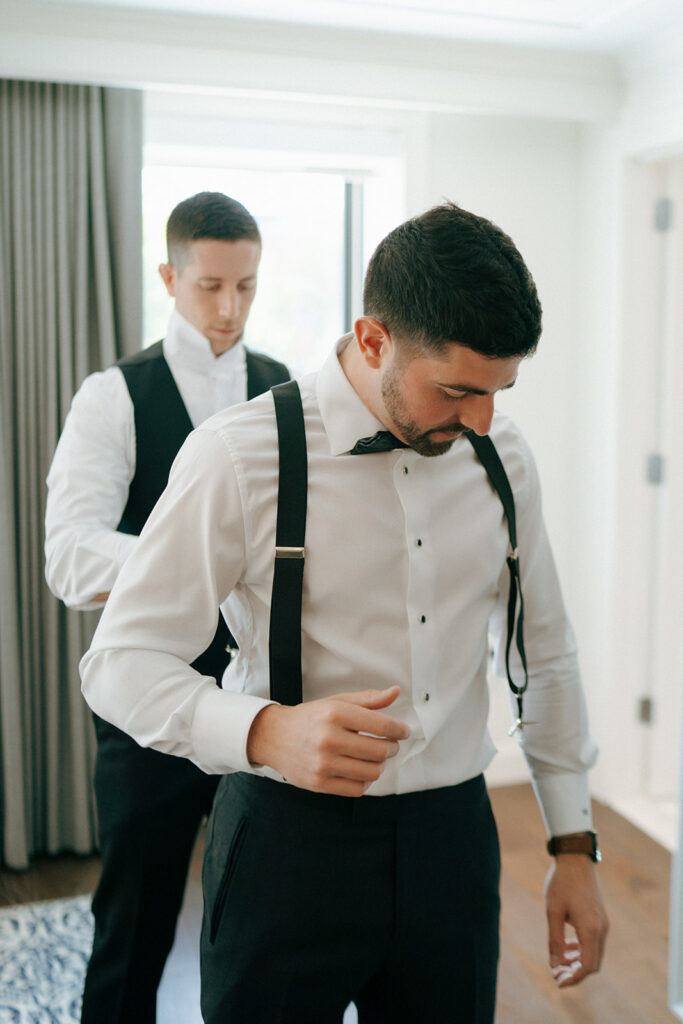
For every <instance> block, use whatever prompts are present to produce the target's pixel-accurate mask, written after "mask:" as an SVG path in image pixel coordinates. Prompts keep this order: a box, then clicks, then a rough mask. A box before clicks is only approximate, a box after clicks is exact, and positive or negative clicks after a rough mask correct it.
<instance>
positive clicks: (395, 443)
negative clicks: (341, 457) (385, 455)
mask: <svg viewBox="0 0 683 1024" xmlns="http://www.w3.org/2000/svg"><path fill="white" fill-rule="evenodd" d="M408 447H409V446H408V445H407V444H405V442H404V441H400V440H399V439H398V438H397V437H395V436H394V435H393V434H392V433H391V432H390V431H388V430H378V431H377V433H376V434H373V435H372V437H361V439H360V441H356V443H355V445H354V446H353V448H352V449H351V451H350V453H349V454H350V455H369V454H371V453H372V452H391V451H393V450H394V448H408Z"/></svg>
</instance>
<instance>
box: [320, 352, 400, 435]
mask: <svg viewBox="0 0 683 1024" xmlns="http://www.w3.org/2000/svg"><path fill="white" fill-rule="evenodd" d="M352 338H353V335H352V334H345V335H344V337H343V338H340V339H339V341H338V342H337V344H336V345H335V347H334V349H333V350H332V352H330V354H329V356H328V357H327V359H326V360H325V362H324V363H323V365H322V367H321V369H320V372H319V374H318V379H317V383H316V392H317V396H318V404H319V407H320V415H321V417H322V421H323V426H324V427H325V432H326V433H327V438H328V440H329V443H330V453H331V454H332V455H342V454H344V453H345V452H348V451H350V450H351V448H353V446H354V445H355V443H356V441H358V440H359V439H360V438H361V437H370V436H371V435H372V434H375V433H376V432H377V431H378V430H386V427H385V426H384V424H383V423H380V421H379V420H378V419H377V418H376V417H375V416H374V415H373V414H372V413H371V412H370V410H369V409H368V408H367V406H366V405H364V404H363V402H362V401H361V399H360V398H359V396H358V395H357V394H356V392H355V391H354V389H353V387H352V385H351V383H350V381H349V380H348V378H347V376H346V374H345V373H344V371H343V370H342V367H341V363H340V362H339V356H340V355H341V353H342V352H343V351H344V349H345V348H346V346H347V345H348V344H349V343H350V342H351V340H352Z"/></svg>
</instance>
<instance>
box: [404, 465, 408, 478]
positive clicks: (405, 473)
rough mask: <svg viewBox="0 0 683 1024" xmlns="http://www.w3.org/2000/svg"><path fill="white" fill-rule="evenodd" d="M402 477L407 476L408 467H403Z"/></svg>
mask: <svg viewBox="0 0 683 1024" xmlns="http://www.w3.org/2000/svg"><path fill="white" fill-rule="evenodd" d="M403 475H404V476H408V467H407V466H404V467H403Z"/></svg>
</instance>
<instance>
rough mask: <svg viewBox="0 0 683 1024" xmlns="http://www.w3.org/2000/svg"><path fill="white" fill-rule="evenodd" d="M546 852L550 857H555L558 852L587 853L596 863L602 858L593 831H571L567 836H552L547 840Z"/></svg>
mask: <svg viewBox="0 0 683 1024" xmlns="http://www.w3.org/2000/svg"><path fill="white" fill-rule="evenodd" d="M548 853H549V854H550V855H551V857H556V856H557V854H558V853H587V854H588V856H589V857H590V859H591V860H592V861H594V862H595V863H596V864H598V863H599V862H600V861H601V860H602V855H601V853H600V850H599V849H598V837H597V835H596V833H595V832H572V834H571V835H568V836H552V837H551V838H550V839H549V840H548Z"/></svg>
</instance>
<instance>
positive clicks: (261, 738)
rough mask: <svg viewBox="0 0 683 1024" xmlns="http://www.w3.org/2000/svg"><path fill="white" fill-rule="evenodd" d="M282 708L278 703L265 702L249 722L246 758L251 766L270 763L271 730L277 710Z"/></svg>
mask: <svg viewBox="0 0 683 1024" xmlns="http://www.w3.org/2000/svg"><path fill="white" fill-rule="evenodd" d="M281 710H282V706H281V705H280V704H267V705H266V706H265V707H264V708H261V710H260V711H259V713H258V714H257V715H256V717H255V718H254V720H253V721H252V723H251V727H250V729H249V734H248V736H247V760H248V761H249V764H250V765H251V766H252V768H261V767H263V765H267V764H270V760H269V758H270V755H271V753H272V739H271V736H272V732H273V729H274V728H276V726H275V725H274V723H273V719H274V717H275V718H276V717H277V712H278V711H281Z"/></svg>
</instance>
